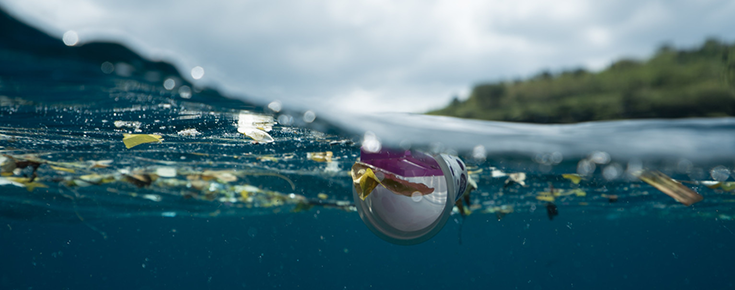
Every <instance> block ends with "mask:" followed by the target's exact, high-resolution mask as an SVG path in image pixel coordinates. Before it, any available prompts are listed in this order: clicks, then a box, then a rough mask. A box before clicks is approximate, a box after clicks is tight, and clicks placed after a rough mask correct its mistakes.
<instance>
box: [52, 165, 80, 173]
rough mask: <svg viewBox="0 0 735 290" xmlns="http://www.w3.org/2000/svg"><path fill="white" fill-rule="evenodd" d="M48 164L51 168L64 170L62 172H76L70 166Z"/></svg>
mask: <svg viewBox="0 0 735 290" xmlns="http://www.w3.org/2000/svg"><path fill="white" fill-rule="evenodd" d="M49 166H51V169H53V170H57V171H64V172H68V173H74V172H76V171H74V169H71V168H64V167H59V166H53V165H49Z"/></svg>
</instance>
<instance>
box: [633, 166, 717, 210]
mask: <svg viewBox="0 0 735 290" xmlns="http://www.w3.org/2000/svg"><path fill="white" fill-rule="evenodd" d="M638 178H640V179H641V180H643V181H645V182H646V183H648V184H650V185H652V186H653V187H655V188H656V189H658V190H660V191H661V192H663V193H665V194H666V195H668V196H671V197H672V198H674V199H675V200H676V201H678V202H680V203H682V204H684V205H686V206H690V205H692V204H695V203H697V202H700V201H702V199H704V197H702V196H701V195H699V194H698V193H696V192H694V191H693V190H691V189H690V188H688V187H686V186H684V185H682V184H681V183H679V182H677V181H676V180H673V179H672V178H671V177H669V176H667V175H666V174H663V173H661V172H659V171H655V170H644V171H642V172H640V173H639V174H638Z"/></svg>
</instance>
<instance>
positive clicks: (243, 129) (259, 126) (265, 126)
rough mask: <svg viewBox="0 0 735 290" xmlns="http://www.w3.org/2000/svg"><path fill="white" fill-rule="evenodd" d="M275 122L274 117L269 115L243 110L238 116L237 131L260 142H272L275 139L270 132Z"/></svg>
mask: <svg viewBox="0 0 735 290" xmlns="http://www.w3.org/2000/svg"><path fill="white" fill-rule="evenodd" d="M275 124H276V122H275V120H274V119H273V117H272V116H268V115H260V114H254V113H251V112H248V111H241V112H240V113H239V114H238V116H237V132H239V133H240V134H243V135H245V136H248V137H250V138H252V139H253V140H255V141H258V142H263V143H271V142H273V141H274V140H273V137H271V135H270V134H268V132H270V131H271V130H273V125H275Z"/></svg>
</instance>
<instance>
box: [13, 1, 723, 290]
mask: <svg viewBox="0 0 735 290" xmlns="http://www.w3.org/2000/svg"><path fill="white" fill-rule="evenodd" d="M0 26H2V27H3V28H2V29H1V30H0V33H2V35H0V38H1V39H2V41H0V169H1V174H2V176H0V260H2V263H0V288H1V289H272V288H282V289H297V288H300V289H421V288H426V289H574V288H576V289H733V288H735V280H734V279H733V278H732V277H733V276H732V275H733V271H734V270H735V263H734V261H735V232H734V231H735V207H734V206H733V205H735V179H733V176H732V175H735V172H734V171H733V170H734V169H735V134H733V133H735V118H733V117H727V116H724V117H714V118H686V119H637V120H625V119H624V120H611V121H594V122H581V123H571V124H531V123H511V122H501V121H485V120H470V119H459V118H455V117H447V116H432V115H423V114H413V113H364V114H357V113H351V112H350V113H347V112H340V111H329V110H324V111H319V110H301V109H299V108H294V107H289V106H288V104H287V103H285V102H284V103H281V102H277V101H274V102H262V101H260V100H257V99H254V100H253V101H252V102H247V101H242V100H240V99H235V98H233V97H232V96H229V95H226V94H224V93H221V92H220V91H218V90H215V89H212V88H209V87H204V86H198V85H195V84H193V83H192V82H190V81H189V80H188V78H187V77H183V76H182V75H181V74H180V73H179V72H178V70H177V69H176V68H175V67H174V66H173V65H171V64H168V63H165V62H160V61H151V60H148V59H146V58H143V57H141V56H139V55H138V54H136V53H135V52H133V51H132V50H130V49H129V48H127V47H126V46H124V45H121V44H116V43H102V42H98V43H89V44H85V45H82V46H74V45H69V43H68V39H66V38H65V39H59V38H54V37H51V36H49V35H46V34H45V33H43V32H41V31H39V30H36V29H35V28H32V27H30V26H28V25H26V24H24V23H22V22H20V21H18V20H16V19H15V18H13V17H11V16H9V15H8V14H6V13H5V12H1V11H0ZM202 74H203V71H202ZM194 75H195V71H192V76H194ZM393 152H398V153H396V154H405V156H404V155H401V156H402V157H401V158H402V159H401V160H404V161H405V160H410V162H409V163H411V166H415V167H416V168H418V167H420V166H429V167H431V166H433V165H431V164H437V163H438V164H439V166H440V167H441V168H438V167H436V166H434V167H431V168H433V170H434V171H431V172H433V173H427V172H429V171H430V170H427V171H422V172H420V173H410V172H409V170H406V172H407V173H406V174H403V176H408V177H402V176H401V175H402V174H398V172H397V171H396V170H398V169H395V170H393V169H391V168H394V167H391V166H394V165H385V166H384V164H385V163H380V162H382V161H380V160H379V161H370V160H374V159H369V158H376V159H380V158H382V157H384V156H388V155H390V154H393ZM371 154H372V155H371ZM380 154H384V155H380ZM378 155H380V156H378ZM375 156H377V157H375ZM390 156H393V155H390ZM406 156H408V157H406ZM386 158H387V157H386ZM412 158H413V159H412ZM442 158H444V159H442ZM457 159H458V160H460V161H457V164H459V165H458V166H459V167H456V166H455V167H452V166H454V165H453V163H452V162H454V161H455V160H457ZM381 160H382V159H381ZM417 160H418V161H417ZM441 160H444V161H441ZM371 162H372V163H371ZM386 162H388V161H386ZM421 162H425V163H426V164H422V163H421ZM444 162H446V163H447V164H448V165H444ZM417 164H418V165H417ZM395 166H397V165H395ZM460 167H461V169H459V172H461V176H462V180H461V181H459V179H457V182H458V183H457V187H456V188H455V186H454V185H452V184H451V183H452V179H451V178H452V176H455V172H454V170H455V169H454V168H460ZM422 168H423V167H422ZM427 168H428V167H427ZM401 170H403V168H402V169H401ZM449 171H451V174H450V173H449ZM410 174H415V175H410ZM422 174H423V175H422ZM432 174H433V175H432ZM457 174H459V173H457ZM416 176H418V177H416ZM426 176H429V177H431V178H434V177H436V176H439V177H437V178H434V179H432V181H431V182H429V181H425V182H424V184H426V185H421V184H419V183H421V182H419V181H417V180H420V179H419V177H426ZM444 176H447V177H446V179H444ZM409 177H414V179H411V178H409ZM427 178H428V177H427ZM457 178H458V177H457ZM436 180H438V181H436ZM422 182H423V181H422ZM432 182H434V183H432ZM427 185H428V186H427ZM429 186H431V187H432V188H429ZM426 188H429V189H431V190H427V191H426V192H424V189H426ZM465 188H466V189H465ZM442 189H443V190H444V193H445V196H444V197H443V199H442V197H441V196H440V197H438V198H437V197H434V196H433V195H435V194H436V193H437V192H439V191H441V190H442ZM381 190H382V191H381ZM379 194H387V195H388V196H394V195H395V196H396V197H395V198H403V199H405V200H406V201H409V202H411V201H412V202H416V203H418V202H419V201H427V200H432V198H435V199H436V200H434V201H436V202H437V203H439V204H440V205H441V206H442V207H443V208H444V210H445V211H444V212H440V213H438V214H437V215H436V216H434V217H430V220H428V222H433V223H432V224H431V227H432V228H430V230H431V232H430V233H428V234H425V235H424V234H423V232H422V235H421V237H419V238H418V240H416V241H415V242H406V243H404V242H403V241H401V240H400V239H399V240H395V239H393V238H386V237H385V236H386V235H390V234H385V233H381V231H382V230H381V228H380V225H378V226H376V225H375V224H371V223H373V220H371V219H370V218H369V216H370V215H371V214H375V215H376V216H377V215H381V214H384V213H380V210H381V209H380V207H379V205H378V204H379V202H378V201H377V199H378V195H379ZM450 197H454V198H450ZM371 198H374V200H371ZM437 200H438V201H437ZM434 201H432V202H434ZM445 205H446V206H445ZM384 206H385V205H384ZM374 212H378V213H374ZM402 218H405V217H402ZM435 220H437V222H435ZM439 220H441V221H439ZM402 226H403V225H397V226H395V227H396V228H399V229H401V228H402ZM406 227H407V226H406ZM376 228H377V229H376ZM406 231H408V230H406ZM407 244H411V245H407Z"/></svg>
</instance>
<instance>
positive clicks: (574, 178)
mask: <svg viewBox="0 0 735 290" xmlns="http://www.w3.org/2000/svg"><path fill="white" fill-rule="evenodd" d="M561 176H562V177H564V178H566V179H569V180H571V181H572V183H574V184H579V182H580V181H582V179H583V178H582V176H581V175H579V174H576V173H569V174H562V175H561Z"/></svg>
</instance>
